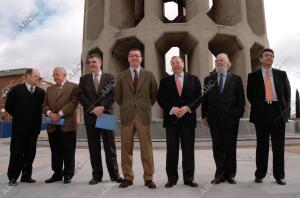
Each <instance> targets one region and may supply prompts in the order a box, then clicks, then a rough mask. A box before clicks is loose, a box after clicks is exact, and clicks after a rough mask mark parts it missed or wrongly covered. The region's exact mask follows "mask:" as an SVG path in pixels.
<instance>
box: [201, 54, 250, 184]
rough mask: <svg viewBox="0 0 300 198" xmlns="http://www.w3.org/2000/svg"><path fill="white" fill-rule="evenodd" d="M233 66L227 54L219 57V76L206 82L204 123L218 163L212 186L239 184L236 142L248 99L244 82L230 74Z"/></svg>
mask: <svg viewBox="0 0 300 198" xmlns="http://www.w3.org/2000/svg"><path fill="white" fill-rule="evenodd" d="M230 65H231V63H230V61H229V59H228V56H227V54H225V53H222V54H219V55H217V57H216V60H215V72H214V73H211V75H209V76H208V77H206V78H205V79H204V94H203V102H202V119H203V124H204V125H205V126H207V127H209V129H210V133H211V137H212V142H213V155H214V160H215V163H216V172H215V178H214V179H213V180H212V181H211V183H212V184H219V183H221V182H225V180H226V181H227V182H228V183H230V184H235V183H236V181H235V179H234V177H235V174H236V142H237V134H238V129H239V121H240V118H241V117H242V116H243V114H244V106H245V96H244V89H243V83H242V80H241V78H240V77H239V76H237V75H234V74H231V73H230V72H228V69H229V67H230Z"/></svg>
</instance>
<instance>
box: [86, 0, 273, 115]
mask: <svg viewBox="0 0 300 198" xmlns="http://www.w3.org/2000/svg"><path fill="white" fill-rule="evenodd" d="M168 2H174V3H176V4H177V9H178V16H177V17H176V18H175V19H174V20H169V19H168V18H167V17H166V16H165V13H164V10H165V9H164V6H165V4H166V3H168ZM266 46H268V39H267V34H266V24H265V14H264V3H263V0H212V1H210V2H209V0H86V1H85V15H84V33H83V50H82V63H83V71H84V73H85V72H87V67H86V66H87V65H86V64H85V62H86V59H87V56H88V55H89V54H91V53H98V54H100V55H101V56H102V57H103V70H104V72H109V73H112V74H115V75H116V74H118V73H119V72H121V71H122V70H124V69H126V68H128V62H127V53H128V50H129V49H130V48H132V47H138V48H140V49H142V51H143V57H144V61H143V65H142V66H143V67H144V68H145V69H147V70H150V71H152V72H153V73H154V74H155V76H156V78H157V80H158V81H159V80H160V78H161V77H163V76H165V75H166V66H165V54H166V53H167V52H168V50H169V49H170V48H171V47H178V48H179V49H180V56H181V57H183V58H184V60H185V62H186V66H185V70H186V71H187V72H188V73H191V74H194V75H197V76H199V78H200V80H201V83H202V84H203V80H204V77H205V76H206V75H208V74H209V72H210V71H212V69H213V68H212V67H213V66H212V56H214V55H217V54H218V53H221V52H225V53H227V54H228V55H229V58H230V60H231V62H232V66H231V68H230V70H231V72H232V73H235V74H238V75H240V76H241V77H242V79H243V83H244V85H246V81H247V74H248V73H249V72H251V71H253V70H255V69H257V68H258V65H259V58H258V53H259V51H260V50H261V49H263V48H264V47H266ZM117 108H118V107H117V106H116V110H115V113H116V114H118V109H117ZM153 117H154V118H161V117H162V114H161V110H160V108H159V107H158V106H157V105H156V106H155V107H154V109H153Z"/></svg>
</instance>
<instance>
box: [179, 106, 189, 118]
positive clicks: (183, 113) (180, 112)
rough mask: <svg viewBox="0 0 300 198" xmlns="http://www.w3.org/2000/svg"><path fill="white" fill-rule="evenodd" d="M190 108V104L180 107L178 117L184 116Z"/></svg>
mask: <svg viewBox="0 0 300 198" xmlns="http://www.w3.org/2000/svg"><path fill="white" fill-rule="evenodd" d="M189 110H190V108H189V107H188V106H182V107H180V109H179V111H178V115H179V117H178V116H177V117H178V118H181V117H182V116H184V115H185V114H186V112H188V111H189Z"/></svg>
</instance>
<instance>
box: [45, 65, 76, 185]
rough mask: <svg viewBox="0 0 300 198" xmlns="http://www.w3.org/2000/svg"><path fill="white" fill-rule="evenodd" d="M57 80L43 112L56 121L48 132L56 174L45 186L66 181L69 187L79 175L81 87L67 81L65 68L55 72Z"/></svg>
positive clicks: (51, 88) (50, 91)
mask: <svg viewBox="0 0 300 198" xmlns="http://www.w3.org/2000/svg"><path fill="white" fill-rule="evenodd" d="M53 79H54V81H55V82H56V84H54V85H52V86H50V87H48V89H47V92H46V96H45V100H44V104H43V112H44V113H45V115H46V116H48V117H49V118H50V119H51V121H52V123H51V124H48V126H47V132H48V137H49V144H50V148H51V165H52V170H53V171H54V174H53V175H52V177H50V178H49V179H47V180H46V181H45V182H46V183H53V182H56V181H61V180H62V178H63V177H64V183H65V184H69V183H71V179H72V177H73V176H74V172H75V149H76V128H77V111H76V110H77V106H78V100H77V91H78V86H77V85H76V84H75V83H72V82H69V81H67V72H66V70H65V69H64V68H63V67H56V68H54V70H53ZM60 119H64V123H63V125H59V124H58V122H59V120H60ZM63 167H64V168H63Z"/></svg>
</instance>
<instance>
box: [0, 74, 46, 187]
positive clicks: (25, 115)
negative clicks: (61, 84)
mask: <svg viewBox="0 0 300 198" xmlns="http://www.w3.org/2000/svg"><path fill="white" fill-rule="evenodd" d="M25 80H26V81H25V83H24V84H20V85H16V86H15V87H14V88H12V90H11V91H10V92H9V93H8V95H7V99H6V103H5V110H6V111H7V112H8V113H9V114H10V115H11V116H12V117H13V118H12V135H11V142H10V160H9V166H8V172H7V176H8V179H9V185H11V186H16V185H17V180H18V177H19V175H20V173H21V172H22V176H21V182H27V183H35V182H36V181H35V180H34V179H32V177H31V175H32V163H33V160H34V158H35V153H36V142H37V138H38V135H39V133H40V130H41V122H42V104H43V101H44V96H45V91H44V90H43V89H41V88H39V87H37V84H38V83H39V80H40V73H39V71H38V70H37V69H28V70H27V71H26V73H25Z"/></svg>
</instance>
